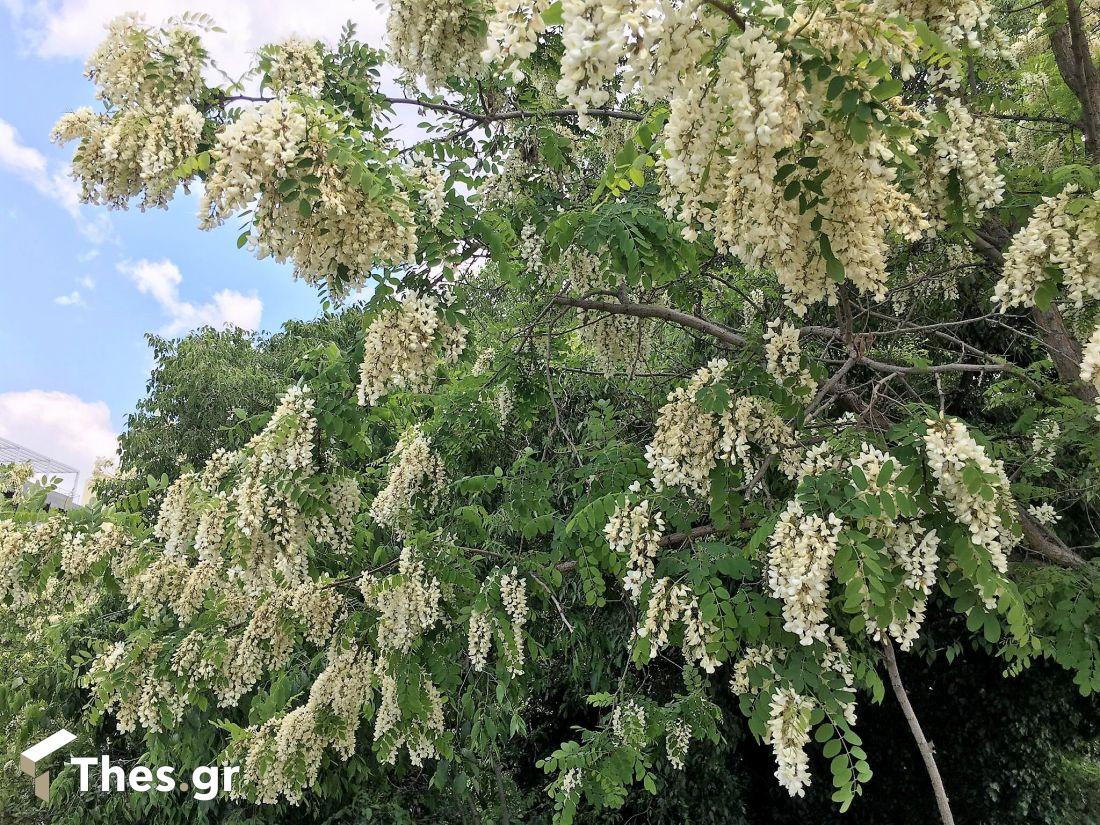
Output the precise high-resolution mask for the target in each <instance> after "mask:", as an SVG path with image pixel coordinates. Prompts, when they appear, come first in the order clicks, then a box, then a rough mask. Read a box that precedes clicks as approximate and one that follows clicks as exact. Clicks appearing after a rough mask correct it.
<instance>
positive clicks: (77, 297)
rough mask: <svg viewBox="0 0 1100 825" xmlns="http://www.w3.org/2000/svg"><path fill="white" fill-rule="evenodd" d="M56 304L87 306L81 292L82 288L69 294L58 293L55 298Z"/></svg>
mask: <svg viewBox="0 0 1100 825" xmlns="http://www.w3.org/2000/svg"><path fill="white" fill-rule="evenodd" d="M53 302H54V303H55V304H60V305H61V306H63V307H85V306H87V304H86V303H84V296H83V295H81V294H80V290H78V289H74V290H73V291H72V292H70V293H69V294H68V295H58V296H57V297H56V298H54V299H53Z"/></svg>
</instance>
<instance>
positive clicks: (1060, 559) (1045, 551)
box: [1016, 507, 1088, 570]
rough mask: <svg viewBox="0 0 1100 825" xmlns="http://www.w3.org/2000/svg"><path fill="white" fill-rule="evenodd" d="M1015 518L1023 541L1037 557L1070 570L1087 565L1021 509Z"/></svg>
mask: <svg viewBox="0 0 1100 825" xmlns="http://www.w3.org/2000/svg"><path fill="white" fill-rule="evenodd" d="M1016 517H1017V518H1018V519H1019V520H1020V528H1021V529H1022V530H1023V531H1024V541H1026V542H1027V545H1028V547H1030V548H1031V549H1032V550H1033V551H1034V552H1035V553H1037V554H1038V555H1040V556H1042V557H1043V558H1045V559H1047V560H1049V561H1052V562H1054V563H1055V564H1058V565H1061V566H1062V567H1069V568H1070V569H1072V570H1080V569H1081V568H1082V567H1084V566H1085V565H1086V564H1088V562H1087V561H1086V560H1085V559H1084V557H1082V556H1080V555H1078V554H1077V553H1075V552H1074V551H1073V550H1071V549H1070V548H1069V547H1067V546H1066V544H1065V542H1063V541H1062V540H1061V539H1060V538H1058V537H1057V536H1056V535H1054V534H1053V533H1051V532H1050V531H1049V530H1047V529H1046V528H1045V527H1043V525H1041V524H1039V522H1037V521H1036V520H1035V519H1034V518H1032V516H1031V514H1030V513H1028V512H1027V510H1025V509H1024V508H1023V507H1019V508H1017V510H1016Z"/></svg>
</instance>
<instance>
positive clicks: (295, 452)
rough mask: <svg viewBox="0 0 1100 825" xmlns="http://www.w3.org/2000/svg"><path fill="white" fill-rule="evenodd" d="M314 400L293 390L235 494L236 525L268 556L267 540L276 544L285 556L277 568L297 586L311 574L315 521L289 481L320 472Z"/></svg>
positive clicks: (252, 446)
mask: <svg viewBox="0 0 1100 825" xmlns="http://www.w3.org/2000/svg"><path fill="white" fill-rule="evenodd" d="M314 404H315V402H314V400H313V396H312V393H310V391H309V389H308V388H307V387H301V386H293V387H290V388H289V389H288V390H287V391H286V393H285V394H284V395H283V397H282V399H281V400H280V402H279V406H278V407H277V408H276V409H275V413H274V414H273V415H272V417H271V420H270V421H269V422H268V423H267V426H265V427H264V428H263V430H261V431H260V432H259V433H257V434H256V435H255V436H253V437H252V439H251V440H250V441H249V443H248V446H247V447H246V448H245V452H246V455H247V458H246V459H245V462H244V466H243V468H242V471H241V478H240V480H239V481H238V483H237V486H236V488H235V490H234V497H235V501H234V504H235V507H236V515H237V518H236V526H237V529H238V530H239V531H240V533H241V534H242V535H243V536H245V537H246V538H249V539H252V540H253V542H256V543H258V544H257V547H256V549H257V552H258V555H259V557H261V558H262V557H263V556H264V555H266V554H265V553H264V548H263V547H262V546H260V545H262V539H263V538H268V539H270V540H271V541H272V542H273V543H274V545H275V549H277V551H278V552H279V554H280V556H279V558H278V559H277V561H276V565H277V567H278V568H279V570H280V572H282V573H283V575H285V576H287V578H288V579H290V580H292V581H298V580H301V579H302V578H303V577H304V576H305V574H306V569H305V567H306V551H307V544H308V538H309V533H310V526H311V524H310V521H309V520H307V519H306V517H305V516H304V515H303V513H302V509H301V506H300V505H299V504H298V502H297V501H296V499H295V496H294V495H293V493H294V490H293V488H292V487H291V486H289V485H287V480H288V479H302V480H305V479H308V478H310V477H312V476H313V475H315V473H316V472H317V464H316V458H315V443H314V442H315V440H316V433H317V420H316V418H314V415H313V408H314Z"/></svg>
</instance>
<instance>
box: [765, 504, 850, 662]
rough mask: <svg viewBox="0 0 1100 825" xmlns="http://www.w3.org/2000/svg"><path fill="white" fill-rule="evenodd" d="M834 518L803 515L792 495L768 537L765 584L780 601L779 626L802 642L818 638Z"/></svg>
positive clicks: (822, 624) (832, 546) (826, 591)
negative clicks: (766, 580)
mask: <svg viewBox="0 0 1100 825" xmlns="http://www.w3.org/2000/svg"><path fill="white" fill-rule="evenodd" d="M841 526H842V525H841V523H840V519H838V518H837V517H836V516H834V515H833V514H832V513H830V514H829V515H828V516H827V517H826V518H822V517H821V516H819V515H816V514H806V513H805V512H804V511H803V509H802V504H801V503H800V502H799V501H798V500H797V499H792V500H791V501H790V502H788V503H787V508H786V509H785V510H784V511H783V513H782V514H781V515H780V516H779V521H777V522H776V525H775V529H774V530H773V531H772V535H771V539H770V542H769V544H770V548H771V549H770V551H769V553H768V587H769V589H770V590H771V594H772V595H773V596H775V598H777V599H780V600H782V602H783V619H784V623H783V629H784V630H786V631H788V632H790V633H794V634H795V635H796V636H798V638H799V641H800V642H801V643H802V644H804V645H810V644H813V643H814V641H815V640H819V641H824V640H825V633H826V631H827V630H828V625H827V624H826V622H825V618H826V615H825V607H826V605H827V604H828V597H829V579H830V577H831V575H832V565H833V556H834V555H836V549H837V542H838V539H839V536H840V529H841Z"/></svg>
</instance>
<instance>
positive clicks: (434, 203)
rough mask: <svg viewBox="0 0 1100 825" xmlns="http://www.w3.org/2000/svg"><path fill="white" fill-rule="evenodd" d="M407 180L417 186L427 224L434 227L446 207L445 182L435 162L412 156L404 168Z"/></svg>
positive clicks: (420, 156) (422, 156)
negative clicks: (426, 214)
mask: <svg viewBox="0 0 1100 825" xmlns="http://www.w3.org/2000/svg"><path fill="white" fill-rule="evenodd" d="M405 173H406V174H407V175H408V176H409V180H411V181H415V182H416V183H417V185H418V188H417V192H418V193H419V196H420V203H421V204H422V205H423V206H424V209H425V210H426V211H427V213H428V223H430V224H431V225H432V226H436V225H437V224H438V223H439V221H440V220H441V219H442V217H443V210H444V208H445V207H446V201H445V198H446V181H445V180H444V178H443V173H442V172H440V171H439V169H438V168H437V167H436V165H435V162H434V161H433V160H432V159H431V158H430V157H428V156H427V155H419V154H417V155H414V156H413V157H412V160H411V162H410V163H409V165H408V166H407V167H406V168H405Z"/></svg>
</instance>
